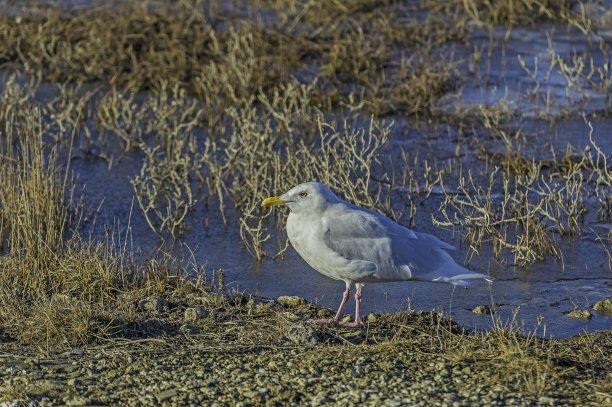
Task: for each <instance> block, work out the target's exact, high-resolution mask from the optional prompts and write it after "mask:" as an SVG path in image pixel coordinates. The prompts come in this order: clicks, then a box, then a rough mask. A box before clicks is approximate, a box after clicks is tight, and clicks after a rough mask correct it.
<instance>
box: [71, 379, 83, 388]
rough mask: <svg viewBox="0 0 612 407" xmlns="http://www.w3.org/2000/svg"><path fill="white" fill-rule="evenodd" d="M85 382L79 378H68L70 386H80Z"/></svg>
mask: <svg viewBox="0 0 612 407" xmlns="http://www.w3.org/2000/svg"><path fill="white" fill-rule="evenodd" d="M82 384H83V382H82V381H80V380H79V379H68V386H80V385H82Z"/></svg>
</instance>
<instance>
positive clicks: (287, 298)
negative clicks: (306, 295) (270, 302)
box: [276, 295, 307, 307]
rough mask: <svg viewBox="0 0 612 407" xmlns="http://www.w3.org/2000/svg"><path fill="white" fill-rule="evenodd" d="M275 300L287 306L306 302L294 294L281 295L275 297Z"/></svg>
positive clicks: (295, 305)
mask: <svg viewBox="0 0 612 407" xmlns="http://www.w3.org/2000/svg"><path fill="white" fill-rule="evenodd" d="M276 301H278V303H279V304H282V305H287V306H289V307H297V306H300V305H304V304H306V303H307V302H306V300H305V299H303V298H300V297H298V296H295V295H281V296H280V297H278V298H277V299H276Z"/></svg>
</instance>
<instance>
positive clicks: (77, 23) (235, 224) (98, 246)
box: [0, 0, 612, 400]
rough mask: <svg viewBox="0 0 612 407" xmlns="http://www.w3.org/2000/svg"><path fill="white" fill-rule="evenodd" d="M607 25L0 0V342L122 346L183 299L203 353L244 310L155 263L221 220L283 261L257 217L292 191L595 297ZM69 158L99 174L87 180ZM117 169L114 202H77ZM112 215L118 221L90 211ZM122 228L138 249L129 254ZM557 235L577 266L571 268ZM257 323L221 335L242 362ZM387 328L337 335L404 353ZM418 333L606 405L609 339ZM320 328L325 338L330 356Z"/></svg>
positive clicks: (184, 267) (504, 9) (601, 21)
mask: <svg viewBox="0 0 612 407" xmlns="http://www.w3.org/2000/svg"><path fill="white" fill-rule="evenodd" d="M609 14H610V11H609V10H608V9H605V8H602V7H601V6H599V5H597V4H595V3H584V4H583V3H581V2H568V1H530V0H524V1H521V2H518V3H517V2H513V1H477V0H473V1H449V2H440V1H434V0H425V1H421V2H411V1H407V2H404V1H391V0H387V1H385V0H352V1H345V2H329V1H323V0H321V1H318V0H314V1H275V0H256V1H252V2H247V3H245V2H241V1H230V2H225V1H218V2H216V1H199V0H193V1H179V2H163V1H136V0H134V1H125V2H113V1H109V2H100V3H98V2H87V4H85V5H77V6H74V5H72V6H70V7H66V6H64V5H63V3H61V4H60V3H59V2H58V3H57V4H55V3H54V2H36V1H32V2H19V3H16V2H15V3H10V4H5V5H4V6H3V7H2V10H1V11H0V63H2V78H3V80H2V86H1V88H0V89H1V92H0V131H1V132H2V138H1V143H0V155H1V156H2V160H1V161H0V245H1V249H2V253H1V254H2V256H1V257H0V330H1V333H2V336H4V337H7V338H11V339H13V340H17V341H18V343H23V344H31V343H36V344H46V345H48V346H53V345H54V344H58V343H62V341H66V343H68V344H73V345H74V344H92V343H96V344H100V343H106V341H112V340H113V338H117V337H127V338H132V337H135V336H138V335H142V332H146V331H147V329H149V328H150V323H149V322H150V321H149V318H148V317H147V316H145V315H144V314H143V312H142V310H141V309H139V308H138V306H136V305H135V304H138V302H139V301H140V300H141V299H143V298H145V297H147V296H150V295H158V296H163V297H166V298H169V299H173V300H174V301H175V304H179V305H177V309H181V307H182V306H183V305H181V304H183V301H185V300H183V299H184V298H187V297H188V295H192V296H193V295H197V296H199V297H202V298H204V297H205V298H208V300H207V301H206V304H205V306H207V307H210V308H211V309H217V310H223V311H218V312H217V314H218V317H215V318H212V319H211V320H210V321H209V322H210V327H209V328H210V334H209V335H208V336H206V335H205V336H204V337H203V338H204V339H202V340H205V341H213V342H214V341H219V340H221V339H219V338H224V337H225V336H224V334H223V332H226V331H224V330H227V329H230V328H231V327H233V326H234V324H235V323H236V321H241V322H244V321H245V320H247V321H249V320H252V319H253V318H255V317H253V316H252V315H251V314H252V312H250V311H249V309H248V307H246V306H245V305H244V304H243V303H242V302H241V300H240V299H239V298H241V297H240V296H237V297H236V298H238V300H235V299H231V298H229V297H227V296H226V295H225V290H224V288H225V287H224V279H223V276H224V272H223V270H218V269H216V268H215V269H210V268H208V269H207V268H206V267H205V264H204V263H203V262H200V261H198V260H196V259H195V257H194V256H189V255H187V256H185V257H184V258H176V257H175V254H174V253H173V250H172V249H173V248H174V247H175V246H177V245H181V244H182V243H183V240H182V239H184V237H185V235H187V234H189V233H190V231H192V230H194V229H199V228H205V229H206V230H207V231H208V230H209V228H211V227H212V228H217V230H214V232H213V233H215V234H222V233H223V230H225V229H227V228H235V229H237V230H238V231H239V232H238V234H239V236H240V238H241V242H240V245H241V248H240V249H238V250H237V251H240V250H244V251H245V252H248V253H250V254H249V255H250V256H252V258H253V259H255V260H256V261H258V262H262V261H263V262H265V261H266V260H269V259H270V258H273V259H282V258H283V257H284V256H285V255H286V254H287V252H288V245H287V242H286V239H285V238H284V234H283V231H282V228H283V215H282V214H279V213H273V212H270V211H269V210H267V209H265V208H262V207H261V205H260V204H261V201H262V200H263V199H264V198H266V197H268V196H271V195H277V194H279V193H280V192H283V191H286V190H288V189H289V188H290V187H291V186H293V185H295V184H297V183H300V182H304V181H308V180H318V181H320V182H323V183H325V184H326V185H328V186H329V187H330V188H331V189H332V190H334V191H335V192H337V193H338V194H339V196H341V197H342V198H343V199H346V200H348V201H350V202H353V203H355V204H357V205H360V206H363V207H367V208H370V209H373V210H376V211H379V212H381V213H383V214H385V215H387V216H389V217H391V218H393V219H394V220H396V221H398V222H400V223H402V224H404V225H406V226H409V227H416V228H420V229H427V228H430V227H431V225H435V226H438V227H441V228H443V229H444V231H445V233H446V237H448V238H450V239H455V242H454V243H456V244H458V245H459V244H460V245H461V250H460V251H461V255H462V256H464V258H465V260H466V261H467V262H468V263H469V262H472V264H475V265H478V266H483V265H484V266H486V264H485V263H484V262H482V261H481V262H479V261H478V260H477V259H478V258H479V257H480V256H484V257H486V258H490V259H493V261H492V262H489V263H488V264H489V267H490V268H492V269H504V270H508V269H512V270H522V271H517V273H519V272H529V270H530V268H531V267H537V264H541V263H542V262H549V263H547V264H554V265H556V266H554V267H551V270H549V271H548V272H549V273H557V274H555V275H554V276H553V277H552V278H553V280H554V279H556V278H559V279H562V278H563V276H564V275H565V274H564V273H565V270H566V268H567V269H571V270H572V273H573V274H572V276H576V275H578V276H579V277H577V278H581V276H582V274H584V273H591V274H589V276H594V278H595V279H601V280H602V281H604V282H603V283H602V285H601V286H600V287H606V283H605V279H606V278H607V279H609V277H610V265H611V264H612V232H611V230H612V228H611V227H610V224H611V219H610V218H611V216H612V162H610V161H611V160H610V156H611V153H612V143H611V142H610V138H609V131H610V128H611V127H610V121H609V120H610V111H611V110H610V109H611V107H612V102H611V100H610V95H609V93H610V85H611V81H612V70H611V68H610V52H611V50H610V49H609V39H610V37H611V36H612V34H610V31H609V30H608V29H607V27H608V26H609V21H610V17H609ZM523 37H525V38H523ZM521 47H524V48H521ZM126 163H127V164H126ZM100 164H101V165H100ZM88 165H89V166H90V167H87V166H88ZM77 168H78V169H77ZM83 168H90V169H92V168H93V169H95V171H104V174H106V175H104V176H102V177H101V178H96V180H97V181H96V183H94V184H87V182H83V181H82V179H87V175H86V174H85V172H86V170H84V169H83ZM117 168H122V170H121V172H118V170H117ZM126 168H127V170H126ZM79 171H81V172H79ZM125 178H127V180H128V181H127V182H129V184H128V185H129V188H130V195H131V196H132V197H133V198H132V200H131V202H129V201H126V202H121V203H117V202H109V201H107V200H105V199H104V196H102V198H103V199H100V200H97V201H91V200H88V198H87V197H88V196H90V195H88V194H89V191H91V190H95V191H102V192H104V190H105V189H108V190H110V189H113V188H115V186H114V185H113V182H114V181H117V180H118V179H122V180H123V179H125ZM100 180H104V182H105V184H104V185H102V184H100V183H99V182H100ZM117 182H119V181H117ZM117 188H119V187H117ZM102 195H103V194H102ZM98 196H100V195H98ZM119 204H120V205H121V206H123V208H128V209H125V210H126V211H128V212H129V216H127V217H125V218H123V219H121V220H117V219H113V218H112V217H111V219H109V218H108V217H105V216H103V214H104V213H105V209H104V208H105V207H110V206H113V205H115V206H117V205H119ZM201 208H205V211H204V212H203V211H202V209H201ZM196 213H197V214H202V213H204V216H205V219H204V220H202V219H199V218H198V217H197V216H196ZM215 219H217V221H215ZM132 222H135V223H136V222H139V223H140V224H143V225H146V227H147V228H148V229H150V233H151V234H152V235H153V236H155V241H156V245H157V247H158V248H159V250H157V251H155V252H151V253H149V252H146V253H144V254H143V252H142V249H141V248H140V247H139V246H140V244H139V242H138V241H134V239H133V236H132V234H131V230H132V229H131V225H132ZM211 225H212V226H211ZM236 245H238V243H236ZM568 245H577V246H580V247H581V250H583V251H584V253H586V254H584V256H586V257H593V258H594V259H596V260H593V261H594V262H595V261H596V262H597V267H598V268H597V269H595V270H594V269H593V266H592V264H591V263H589V264H590V265H591V268H590V269H589V266H588V265H587V266H584V265H583V264H578V263H579V261H581V259H582V257H580V256H578V257H577V258H578V259H579V260H576V259H573V260H572V259H570V260H568V259H567V256H564V248H565V247H567V246H568ZM187 253H190V252H189V251H187ZM592 253H597V254H592ZM211 255H212V256H214V255H215V254H211ZM219 256H223V254H220V255H219ZM491 264H493V266H491ZM585 264H586V261H585ZM485 271H486V270H485ZM494 272H495V271H493V273H494ZM581 273H582V274H581ZM606 276H607V277H606ZM494 277H495V275H494ZM607 287H609V285H608V286H607ZM602 295H603V294H602ZM493 300H495V298H494V299H493ZM570 300H571V299H570ZM486 301H488V298H487V299H484V300H483V302H486ZM312 307H313V308H312V309H309V310H307V312H310V313H315V312H317V309H316V308H315V307H314V306H312ZM304 312H305V313H307V312H306V311H304ZM264 314H265V315H264V316H265V317H266V318H267V319H265V320H266V321H267V322H266V324H271V325H266V324H264V328H265V329H261V328H257V327H255V326H256V325H257V324H253V326H251V328H249V329H251V333H252V334H253V335H252V336H248V335H247V336H248V338H246V339H245V338H242V339H244V340H245V341H246V342H245V343H247V342H248V346H252V348H253V349H255V348H256V347H257V346H260V345H261V344H262V341H263V342H268V343H279V344H280V343H282V341H283V337H282V330H283V328H282V327H283V320H282V317H281V315H282V314H278V313H264ZM262 318H263V316H262ZM387 318H388V319H389V320H388V321H387V320H386V319H385V320H384V321H386V322H384V323H381V324H380V326H379V328H372V329H374V333H373V334H372V335H373V336H372V337H370V339H369V340H368V341H365V342H360V341H353V342H354V343H359V344H364V343H365V344H366V345H368V344H369V345H371V346H383V347H385V346H391V347H393V346H397V345H401V346H405V345H406V343H405V342H404V339H405V338H404V339H401V338H399V337H401V335H399V334H396V335H395V336H393V335H391V334H389V332H392V331H393V330H394V329H395V328H397V327H403V326H404V325H405V324H407V322H405V321H404V322H401V321H399V320H395V319H393V317H391V316H389V317H387ZM398 318H399V317H398ZM608 318H609V317H608ZM170 320H172V318H170ZM275 320H277V321H276V322H275ZM174 322H176V321H174ZM444 323H448V322H444ZM168 324H169V325H172V322H168ZM436 324H438V325H436ZM436 324H434V323H432V325H431V326H430V328H431V329H429V328H427V329H426V330H425V331H424V332H425V334H424V335H425V337H430V339H431V338H434V337H435V338H436V339H435V340H434V339H431V343H430V345H431V346H432V347H440V349H438V348H436V352H441V351H442V350H441V349H442V348H443V349H444V351H445V352H446V351H448V352H450V353H449V354H450V355H451V356H449V357H450V358H451V359H453V360H456V361H461V360H464V359H466V358H469V359H478V360H480V359H483V360H484V359H486V358H491V355H494V356H493V357H492V359H491V360H493V361H494V364H496V365H495V366H496V369H497V368H499V369H500V370H503V372H504V373H503V374H504V375H506V376H505V377H506V378H512V377H517V376H518V374H519V372H524V370H525V369H527V371H528V372H529V374H528V375H527V376H523V377H524V379H523V380H524V381H525V382H524V384H523V385H522V386H523V387H522V388H523V389H524V391H526V392H529V393H531V394H534V395H537V396H538V397H539V396H540V395H542V394H544V392H545V389H547V388H548V387H547V386H550V382H547V381H546V377H547V376H546V374H549V373H548V372H550V371H555V372H556V374H561V373H560V372H562V371H564V366H566V365H567V364H571V363H580V364H582V365H581V366H583V367H585V369H592V370H589V372H591V373H592V378H593V379H594V382H593V383H595V384H593V386H595V387H597V386H600V387H597V388H598V389H600V390H598V391H599V392H600V394H601V396H593V397H594V398H593V400H596V399H597V397H600V398H602V400H603V399H605V397H606V396H608V397H609V391H610V388H609V383H608V384H605V380H604V379H605V376H603V373H601V372H603V371H604V370H605V369H607V368H610V363H611V361H610V360H609V356H605V355H610V352H609V349H608V348H606V346H608V345H605V344H601V343H599V342H598V343H595V340H594V339H592V338H591V337H590V336H588V335H586V336H584V337H582V338H581V339H577V340H576V343H578V342H580V341H586V342H589V341H591V342H590V343H591V345H592V346H593V350H592V352H591V353H588V352H586V351H584V350H581V349H579V347H578V346H574V345H571V346H567V347H563V346H565V345H563V344H561V343H559V342H554V341H552V342H546V341H541V340H540V339H537V338H535V337H534V336H529V335H528V336H526V337H525V336H521V335H519V334H518V332H516V328H517V327H516V326H515V325H514V320H512V321H511V323H510V325H506V323H505V322H503V321H502V320H497V321H496V322H495V329H494V330H493V332H488V333H483V334H482V336H476V337H472V336H467V335H466V334H465V333H463V332H459V331H458V330H455V329H454V328H453V329H450V328H449V330H448V331H446V330H442V331H443V332H442V331H440V329H441V328H439V327H440V326H441V325H439V324H443V323H442V322H436ZM608 325H609V324H608ZM249 326H250V325H249ZM270 326H271V327H272V328H273V329H271V330H270V329H269V328H270ZM435 326H438V328H435ZM394 327H395V328H394ZM266 329H267V330H266ZM321 329H323V330H326V331H325V332H327V334H326V335H327V336H325V335H324V337H326V338H328V339H329V340H330V341H329V344H330V345H331V346H339V344H346V343H347V340H346V338H345V337H344V336H343V335H344V334H342V333H332V334H329V332H328V331H327V330H328V328H321ZM376 329H378V331H376ZM402 329H403V328H402ZM436 329H438V331H440V332H442V334H440V335H438V336H436V335H437V334H435V335H434V333H435V332H438V331H436ZM445 329H446V328H445ZM232 335H234V333H232V334H231V335H230V336H232ZM236 335H238V336H240V335H241V334H236ZM376 335H380V336H379V337H377V336H376ZM397 335H399V336H397ZM254 338H259V339H254ZM330 338H331V339H330ZM339 338H340V339H339ZM372 338H374V339H372ZM402 338H403V337H402ZM242 339H241V340H242ZM221 342H222V341H221ZM348 342H350V343H353V342H351V340H348ZM215 343H217V342H215ZM411 346H412V345H411ZM414 346H416V347H417V348H418V346H417V345H414ZM419 346H420V345H419ZM608 347H609V346H608ZM419 349H420V348H419ZM431 349H433V348H431ZM559 349H563V350H562V351H560V350H559ZM421 350H422V349H421ZM598 350H599V351H601V352H600V353H597V352H598ZM606 352H607V353H606ZM468 354H469V355H470V356H468ZM553 354H554V355H557V356H555V357H553V356H551V355H553ZM559 355H561V356H559ZM602 357H603V360H602ZM509 362H510V363H509ZM502 367H503V369H502ZM593 372H595V373H593ZM602 380H603V381H602ZM607 380H609V379H607ZM602 383H603V384H602ZM605 386H608V387H605ZM589 389H590V390H592V388H591V387H589ZM590 390H589V391H590ZM592 394H595V393H592Z"/></svg>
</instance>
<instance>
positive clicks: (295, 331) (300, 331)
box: [285, 323, 319, 345]
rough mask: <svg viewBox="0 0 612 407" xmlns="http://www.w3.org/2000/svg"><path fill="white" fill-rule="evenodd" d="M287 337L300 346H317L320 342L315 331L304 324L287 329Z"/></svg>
mask: <svg viewBox="0 0 612 407" xmlns="http://www.w3.org/2000/svg"><path fill="white" fill-rule="evenodd" d="M285 337H286V338H287V339H289V340H290V341H291V342H293V343H297V344H299V345H316V344H317V343H318V342H319V337H318V336H317V333H316V332H315V330H314V329H312V328H311V327H310V326H308V325H306V324H304V323H300V324H293V325H289V326H288V327H287V329H285Z"/></svg>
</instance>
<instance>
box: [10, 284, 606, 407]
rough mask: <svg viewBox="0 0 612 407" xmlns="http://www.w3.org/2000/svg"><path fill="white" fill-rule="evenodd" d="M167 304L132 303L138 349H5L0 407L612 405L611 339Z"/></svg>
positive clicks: (310, 308)
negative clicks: (337, 321)
mask: <svg viewBox="0 0 612 407" xmlns="http://www.w3.org/2000/svg"><path fill="white" fill-rule="evenodd" d="M159 300H161V299H158V300H155V299H147V301H145V302H142V301H140V302H136V303H135V304H137V305H135V307H137V308H138V310H139V312H141V313H144V314H145V315H147V316H148V317H149V319H148V322H147V323H146V324H141V325H140V326H139V328H140V330H141V332H140V336H141V337H140V338H137V337H135V336H137V335H134V333H135V332H132V336H131V337H124V338H115V339H105V340H102V341H101V343H98V344H94V345H89V346H81V347H79V348H75V347H71V346H70V345H69V344H62V345H57V346H55V347H46V348H45V347H41V346H39V345H37V346H25V345H23V344H19V343H16V342H6V343H3V344H2V345H0V361H1V362H0V383H1V384H0V386H1V387H0V394H1V396H0V397H1V400H3V403H2V404H0V405H2V406H19V405H40V406H51V405H125V406H145V405H169V406H170V405H191V406H198V405H211V406H214V405H217V406H234V405H236V406H259V405H263V406H276V405H279V406H280V405H312V406H319V405H347V406H349V405H358V404H359V405H373V406H374V405H376V406H379V405H384V406H404V405H407V406H410V405H439V406H473V405H499V406H505V405H543V406H544V405H546V406H547V405H589V404H591V405H610V404H612V397H611V395H610V390H611V389H612V374H610V373H609V372H610V370H609V368H610V366H611V365H612V364H611V358H610V352H609V350H610V347H611V346H612V345H610V344H611V343H612V331H606V332H600V333H597V334H589V335H581V336H577V337H574V338H570V339H568V340H563V341H544V340H538V339H537V338H530V337H524V336H520V335H518V334H515V333H510V332H498V333H497V334H495V333H490V334H488V337H482V336H479V335H473V334H470V333H468V332H467V331H465V330H464V329H463V328H461V327H459V326H457V325H456V324H454V323H452V322H451V321H449V320H447V319H444V318H443V317H442V316H440V315H439V314H437V313H435V312H431V313H426V312H405V313H396V314H383V315H371V316H370V319H369V322H367V323H366V326H365V327H364V329H362V330H354V329H348V328H340V327H336V326H332V325H322V326H312V325H309V324H307V323H304V322H302V321H303V320H304V317H305V316H307V315H314V314H320V315H324V314H326V313H328V312H330V311H329V310H327V309H320V308H317V307H315V306H314V305H313V304H309V303H306V302H305V301H304V300H302V299H299V298H297V297H281V298H279V299H278V300H266V299H260V298H254V297H247V296H245V297H244V298H237V299H235V300H233V303H229V302H226V303H224V304H223V305H217V306H216V307H212V306H211V299H210V298H207V299H203V298H195V297H194V298H191V299H190V300H189V302H185V303H177V302H172V301H166V302H160V301H159ZM163 301H165V300H163ZM226 301H227V300H226ZM151 304H153V305H151ZM157 305H160V306H159V307H157ZM207 305H208V306H207ZM266 335H268V336H266ZM587 343H588V344H589V346H590V349H587V347H588V346H585V345H587ZM587 351H588V352H607V354H606V353H600V355H599V356H598V357H597V358H595V357H594V358H593V359H592V360H589V356H588V354H586V353H585V352H587ZM515 364H516V366H514V365H515Z"/></svg>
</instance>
